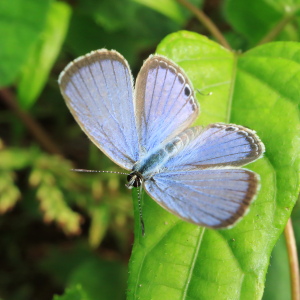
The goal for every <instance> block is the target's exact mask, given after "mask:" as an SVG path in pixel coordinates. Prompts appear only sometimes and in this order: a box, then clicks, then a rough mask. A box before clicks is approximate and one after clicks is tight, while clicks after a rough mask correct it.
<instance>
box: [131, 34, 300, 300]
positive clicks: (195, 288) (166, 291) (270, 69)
mask: <svg viewBox="0 0 300 300" xmlns="http://www.w3.org/2000/svg"><path fill="white" fill-rule="evenodd" d="M157 52H158V53H160V54H163V55H165V56H167V57H169V58H170V59H172V60H173V61H175V62H177V63H178V64H179V65H180V66H181V67H182V68H183V69H184V70H185V71H186V72H187V74H188V76H189V77H190V79H191V80H192V82H193V84H194V88H196V89H199V90H201V91H202V93H204V94H205V93H208V92H212V95H211V96H205V95H201V94H199V93H198V94H197V98H198V101H199V102H200V107H201V114H200V116H199V118H198V120H197V121H196V124H198V125H199V124H204V125H206V124H208V123H213V122H226V123H229V122H230V123H236V124H240V125H244V126H248V127H250V128H252V129H254V130H256V131H257V132H258V135H259V136H260V137H261V138H262V141H263V142H264V143H265V146H266V153H265V156H264V158H262V159H259V160H258V161H256V162H254V163H252V164H250V165H248V166H247V168H249V169H251V170H253V171H255V172H257V173H259V174H260V176H261V189H260V192H259V194H258V197H257V199H256V201H255V202H254V203H253V204H252V205H251V208H250V212H249V214H248V215H247V216H245V217H244V218H243V219H242V220H241V221H240V222H239V223H238V224H237V225H236V226H235V227H233V228H232V229H228V230H225V229H224V230H211V229H206V228H202V227H198V226H195V225H192V224H189V223H187V222H184V221H182V220H180V219H179V218H178V217H176V216H173V215H171V214H170V213H168V212H166V211H165V210H164V209H162V208H161V207H160V206H159V205H158V204H156V203H155V201H153V200H152V199H151V198H150V197H148V196H145V199H144V201H143V217H144V222H145V232H146V235H145V237H142V236H141V230H140V224H139V217H138V211H137V210H138V208H137V199H136V196H135V197H134V198H135V199H134V205H135V243H134V247H133V251H132V256H131V259H130V277H129V287H128V293H127V294H128V299H153V300H155V299H174V300H176V299H201V300H205V299H261V297H262V295H263V291H264V282H265V276H266V271H267V268H268V265H269V260H270V255H271V251H272V249H273V247H274V245H275V243H276V241H277V239H278V237H279V235H280V234H281V232H282V230H283V228H284V226H285V224H286V222H287V220H288V218H289V216H290V214H291V210H292V208H293V206H294V204H295V202H296V200H297V196H298V193H299V180H300V178H299V168H300V152H299V148H300V132H299V126H300V120H299V111H298V105H299V82H300V72H299V71H300V44H298V43H292V42H290V43H284V42H277V43H271V44H266V45H264V46H261V47H258V48H255V49H253V50H251V51H249V52H246V53H243V54H238V53H231V52H229V51H228V50H226V49H224V48H223V47H221V46H220V45H218V44H216V43H215V42H212V41H210V40H208V39H207V38H205V37H203V36H201V35H198V34H195V33H191V32H186V31H181V32H178V33H175V34H171V35H169V36H168V37H166V38H165V39H164V40H163V41H162V42H161V43H160V45H159V47H158V49H157Z"/></svg>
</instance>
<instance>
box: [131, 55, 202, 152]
mask: <svg viewBox="0 0 300 300" xmlns="http://www.w3.org/2000/svg"><path fill="white" fill-rule="evenodd" d="M135 102H136V114H137V115H136V118H137V129H138V135H139V141H140V146H141V149H142V151H145V152H149V151H151V150H153V149H155V148H156V147H157V146H158V145H160V144H161V143H162V142H163V141H165V140H166V139H167V138H168V139H170V138H171V137H174V136H175V135H176V134H178V133H179V132H181V131H182V130H184V129H185V128H187V127H188V126H189V125H190V124H192V123H193V121H194V120H195V118H196V117H197V115H198V113H199V108H198V104H197V101H196V100H195V97H194V93H193V88H192V84H191V82H190V81H189V80H188V78H187V76H186V75H185V73H184V72H183V71H182V70H181V69H180V68H179V67H178V66H177V65H175V64H174V63H173V62H171V61H170V60H168V59H167V58H165V57H163V56H160V55H153V56H150V57H149V58H148V59H147V60H146V61H145V63H144V65H143V67H142V68H141V71H140V72H139V74H138V77H137V81H136V88H135Z"/></svg>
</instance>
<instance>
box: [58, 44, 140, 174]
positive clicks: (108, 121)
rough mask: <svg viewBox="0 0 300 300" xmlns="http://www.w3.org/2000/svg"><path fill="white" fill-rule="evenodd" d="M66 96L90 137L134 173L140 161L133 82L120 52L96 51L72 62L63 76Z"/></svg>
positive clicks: (70, 107)
mask: <svg viewBox="0 0 300 300" xmlns="http://www.w3.org/2000/svg"><path fill="white" fill-rule="evenodd" d="M59 85H60V89H61V92H62V95H63V97H64V99H65V101H66V104H67V106H68V107H69V109H70V111H71V113H72V115H73V116H74V118H75V119H76V121H77V122H78V124H79V125H80V127H81V128H82V130H83V131H84V132H85V133H86V134H87V136H88V137H89V138H90V139H91V140H92V141H93V142H94V144H95V145H96V146H97V147H98V148H100V149H101V150H102V151H103V152H104V153H105V154H106V155H107V156H108V157H109V158H110V159H111V160H113V161H114V162H115V163H117V164H118V165H120V166H121V167H123V168H125V169H128V170H131V169H132V166H133V164H134V163H135V162H136V161H137V160H138V157H139V156H138V151H139V146H138V137H137V131H136V124H135V114H134V104H133V81H132V75H131V72H130V69H129V66H128V64H127V61H126V60H125V59H124V57H123V56H121V55H120V54H119V53H118V52H116V51H108V50H106V49H102V50H97V51H93V52H91V53H90V54H88V55H85V56H82V57H79V58H78V59H76V60H75V61H74V62H71V63H70V64H69V65H68V66H67V67H66V68H65V70H64V71H63V72H62V73H61V75H60V77H59Z"/></svg>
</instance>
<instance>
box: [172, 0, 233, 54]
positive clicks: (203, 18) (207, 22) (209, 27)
mask: <svg viewBox="0 0 300 300" xmlns="http://www.w3.org/2000/svg"><path fill="white" fill-rule="evenodd" d="M177 2H178V3H180V4H182V5H183V6H185V7H186V8H187V9H188V10H189V11H191V12H192V13H193V14H194V15H195V16H196V17H197V18H198V20H199V21H200V22H201V23H202V24H203V25H204V26H205V27H206V28H207V30H208V31H209V32H210V33H211V34H212V36H214V37H215V39H216V40H217V41H219V43H220V44H221V45H222V46H223V47H225V48H227V49H229V50H232V49H231V47H230V45H229V44H228V42H227V41H226V39H225V38H224V36H223V34H222V33H221V31H220V30H219V29H218V27H217V26H216V25H215V24H214V23H213V22H212V20H211V19H210V18H209V17H208V16H207V15H206V14H205V13H204V12H203V11H202V10H200V9H198V8H197V7H196V6H194V5H193V4H191V3H190V2H188V1H186V0H177Z"/></svg>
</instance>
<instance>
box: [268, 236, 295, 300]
mask: <svg viewBox="0 0 300 300" xmlns="http://www.w3.org/2000/svg"><path fill="white" fill-rule="evenodd" d="M279 274H280V276H278V275H279ZM290 287H291V283H290V274H289V261H288V254H287V249H286V243H285V239H284V235H283V234H282V235H281V236H280V238H279V240H278V242H277V243H276V245H275V247H274V249H273V251H272V255H271V261H270V266H269V269H268V273H267V280H266V288H265V292H264V296H263V300H282V299H292V298H291V288H290Z"/></svg>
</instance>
